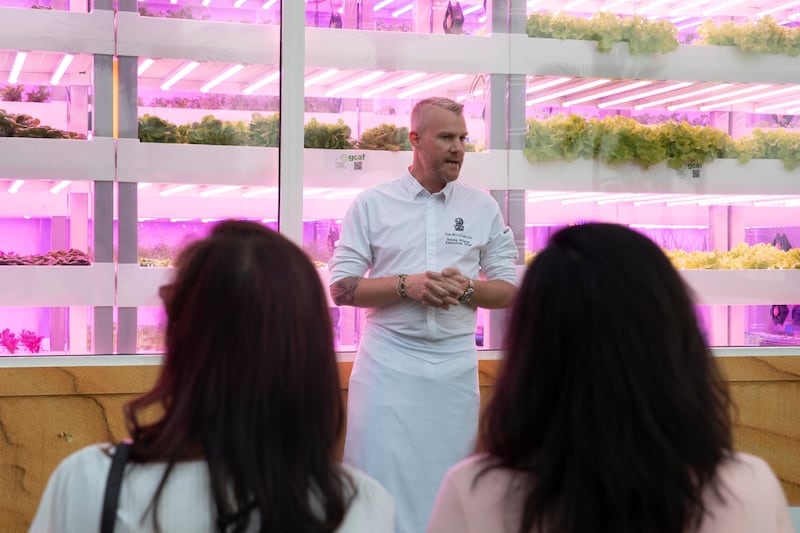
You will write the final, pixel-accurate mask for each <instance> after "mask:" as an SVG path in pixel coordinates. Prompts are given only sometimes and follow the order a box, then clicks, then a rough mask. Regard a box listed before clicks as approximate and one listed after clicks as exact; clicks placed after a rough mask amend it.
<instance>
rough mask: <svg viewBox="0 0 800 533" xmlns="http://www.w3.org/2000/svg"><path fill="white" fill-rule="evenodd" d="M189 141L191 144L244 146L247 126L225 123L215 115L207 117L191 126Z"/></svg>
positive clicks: (241, 123) (238, 123) (237, 123)
mask: <svg viewBox="0 0 800 533" xmlns="http://www.w3.org/2000/svg"><path fill="white" fill-rule="evenodd" d="M187 140H188V142H189V144H216V145H226V146H235V145H243V144H245V141H246V140H247V126H245V124H244V122H242V121H238V122H231V121H227V120H226V121H224V122H223V121H222V120H220V119H218V118H215V117H214V116H213V115H206V116H204V117H203V118H202V119H201V120H200V122H193V123H192V124H191V126H189V131H188V134H187Z"/></svg>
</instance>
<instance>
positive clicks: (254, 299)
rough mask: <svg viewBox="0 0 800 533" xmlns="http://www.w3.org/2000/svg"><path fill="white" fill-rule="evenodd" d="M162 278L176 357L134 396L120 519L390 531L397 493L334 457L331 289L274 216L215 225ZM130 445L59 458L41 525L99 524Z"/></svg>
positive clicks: (194, 526) (338, 417) (142, 523)
mask: <svg viewBox="0 0 800 533" xmlns="http://www.w3.org/2000/svg"><path fill="white" fill-rule="evenodd" d="M176 266H177V270H176V276H175V279H174V282H173V283H172V284H170V285H168V286H166V287H163V288H162V291H161V296H162V299H163V301H164V305H165V309H166V315H167V328H166V355H165V357H164V362H163V366H162V369H161V373H160V376H159V378H158V380H157V382H156V384H155V386H154V387H153V389H152V390H150V392H148V393H146V394H144V395H143V396H141V397H140V398H138V399H136V400H134V401H132V402H130V403H129V404H127V405H126V406H125V416H126V420H127V424H128V429H129V432H130V435H131V437H132V443H131V445H130V449H129V454H130V455H129V459H128V461H127V468H126V469H125V471H124V476H123V477H122V482H121V491H120V494H119V507H118V509H117V511H116V520H115V525H116V531H117V533H119V532H121V531H137V532H138V531H164V532H174V531H187V532H189V531H191V532H200V531H237V532H238V531H261V532H281V533H284V532H294V531H298V532H299V531H303V532H320V533H321V532H326V533H329V532H352V533H361V532H364V531H375V532H390V531H392V530H393V520H394V508H393V502H392V500H391V497H390V496H389V495H388V493H387V492H386V491H385V490H384V489H383V488H382V487H381V486H380V485H378V484H377V482H375V481H374V480H372V479H371V478H369V477H367V476H366V475H365V474H363V473H362V472H360V471H358V470H356V469H354V468H351V467H348V466H344V465H341V464H339V463H337V462H336V461H335V459H334V456H335V448H336V445H337V442H338V439H339V437H340V435H341V432H342V429H343V418H344V415H343V406H342V398H341V390H340V384H339V376H338V370H337V365H336V360H335V355H334V350H333V337H332V330H331V323H330V319H329V317H328V309H327V305H326V299H325V293H324V291H323V288H322V285H321V284H320V281H319V278H318V276H317V273H316V270H315V268H314V266H313V265H312V263H311V261H310V260H309V258H308V257H307V256H306V255H305V253H304V252H303V251H302V250H301V249H300V248H298V247H297V246H296V245H294V244H293V243H291V242H290V241H289V240H287V239H286V238H284V237H282V236H281V235H279V234H277V233H275V232H273V231H271V230H269V229H267V228H265V227H264V226H262V225H260V224H257V223H253V222H243V221H233V220H230V221H225V222H222V223H220V224H218V225H217V226H216V227H215V228H214V229H213V230H212V232H211V234H210V236H209V237H207V238H205V239H202V240H200V241H197V242H194V243H192V244H190V245H189V246H188V247H187V248H186V249H185V250H184V251H183V253H182V254H181V255H180V257H179V259H178V261H177V264H176ZM121 447H122V446H121V445H120V446H117V447H110V446H108V445H94V446H89V447H87V448H84V449H83V450H81V451H78V452H76V453H75V454H73V455H71V456H70V457H68V458H67V459H65V460H64V461H63V462H62V463H61V465H60V466H59V467H58V468H57V470H56V471H55V473H54V474H53V476H52V477H51V479H50V481H49V483H48V485H47V488H46V490H45V493H44V496H43V498H42V502H41V504H40V506H39V510H38V512H37V515H36V518H35V519H34V522H33V525H32V527H31V531H35V532H39V531H59V532H73V531H74V532H86V531H99V524H100V517H101V508H102V505H103V496H104V488H105V480H106V476H107V475H108V472H109V468H110V465H111V462H112V456H113V455H114V454H115V453H117V450H119V449H120V448H121Z"/></svg>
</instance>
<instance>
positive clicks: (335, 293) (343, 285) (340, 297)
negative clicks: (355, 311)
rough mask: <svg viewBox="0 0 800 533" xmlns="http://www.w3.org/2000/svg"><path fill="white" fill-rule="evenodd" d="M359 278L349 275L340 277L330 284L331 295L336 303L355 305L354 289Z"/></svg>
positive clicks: (359, 280)
mask: <svg viewBox="0 0 800 533" xmlns="http://www.w3.org/2000/svg"><path fill="white" fill-rule="evenodd" d="M360 282H361V278H356V277H350V278H344V279H340V280H339V281H337V282H336V283H334V284H333V285H331V297H333V301H334V303H336V305H355V304H356V303H355V302H356V289H357V288H358V284H359V283H360Z"/></svg>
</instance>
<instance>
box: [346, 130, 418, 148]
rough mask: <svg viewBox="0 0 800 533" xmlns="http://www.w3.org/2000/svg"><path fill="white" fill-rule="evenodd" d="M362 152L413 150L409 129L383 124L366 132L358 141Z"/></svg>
mask: <svg viewBox="0 0 800 533" xmlns="http://www.w3.org/2000/svg"><path fill="white" fill-rule="evenodd" d="M358 147H359V148H360V149H362V150H389V151H392V152H399V151H408V150H411V142H410V141H409V140H408V128H405V127H403V128H398V127H397V126H395V125H394V124H385V123H384V124H381V125H379V126H376V127H374V128H369V129H367V130H364V132H363V133H362V134H361V137H360V138H359V139H358Z"/></svg>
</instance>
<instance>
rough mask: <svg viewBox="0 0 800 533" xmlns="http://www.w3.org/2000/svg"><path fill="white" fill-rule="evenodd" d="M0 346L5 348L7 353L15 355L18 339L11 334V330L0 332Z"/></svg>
mask: <svg viewBox="0 0 800 533" xmlns="http://www.w3.org/2000/svg"><path fill="white" fill-rule="evenodd" d="M0 344H2V345H3V346H5V347H6V350H8V353H16V351H17V346H19V339H18V338H17V336H16V335H14V334H13V333H11V330H10V329H8V328H6V329H4V330H3V331H1V332H0Z"/></svg>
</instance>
